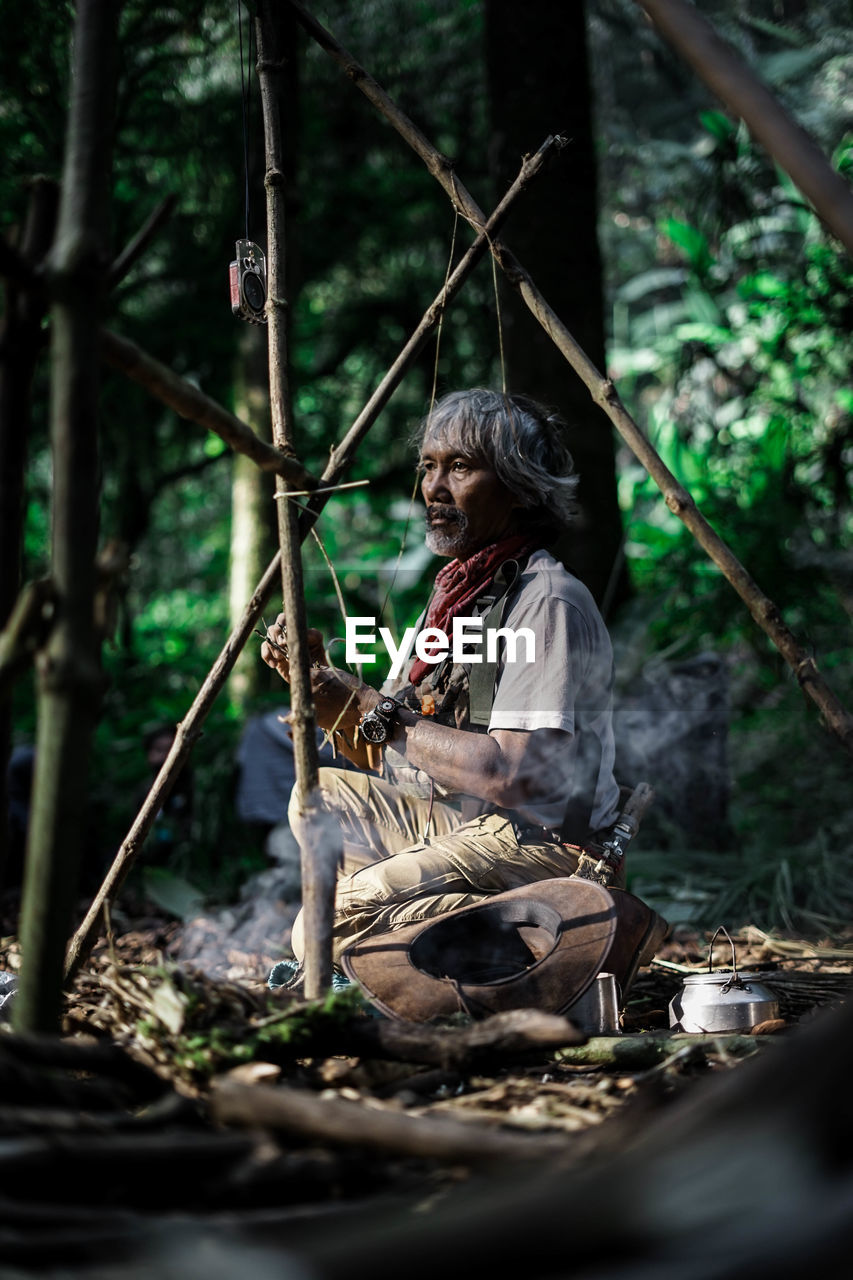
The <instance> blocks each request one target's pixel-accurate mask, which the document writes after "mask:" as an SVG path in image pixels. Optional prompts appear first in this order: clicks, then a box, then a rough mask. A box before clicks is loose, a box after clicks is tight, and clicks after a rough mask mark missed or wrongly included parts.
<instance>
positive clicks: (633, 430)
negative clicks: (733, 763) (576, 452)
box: [289, 0, 853, 754]
mask: <svg viewBox="0 0 853 1280" xmlns="http://www.w3.org/2000/svg"><path fill="white" fill-rule="evenodd" d="M289 3H290V5H291V7H292V8H293V10H294V12H295V13H296V15H297V17H298V19H299V21H300V23H301V24H302V26H303V27H304V28H305V30H306V31H307V32H308V33H309V35H311V36H312V37H313V38H314V39H315V40H316V41H317V43H318V44H319V45H320V46H321V47H322V48H323V49H325V50H326V52H327V53H328V54H330V56H331V57H332V58H334V60H335V61H336V62H337V63H338V64H339V65H340V66H341V68H342V69H343V71H344V73H345V74H346V75H347V76H349V78H350V79H351V80H352V81H353V83H354V84H355V85H356V87H357V88H358V89H359V90H360V91H361V93H363V94H364V95H365V97H366V98H367V99H368V100H369V101H370V102H372V103H373V105H374V106H375V107H376V108H377V110H378V111H379V112H380V113H381V114H382V115H383V116H384V117H385V119H386V120H388V121H389V123H390V124H391V125H393V127H394V128H395V129H396V130H397V132H398V133H399V134H400V136H401V137H402V138H404V139H405V141H406V142H407V143H408V144H409V146H410V147H412V149H413V150H414V151H415V152H416V154H417V155H418V156H419V157H420V158H421V160H422V161H423V162H424V164H425V165H426V168H427V169H428V170H429V172H430V173H431V174H432V175H433V177H434V178H435V179H436V181H437V182H438V183H439V184H440V185H441V186H442V187H443V188H444V190H445V191H446V192H447V194H448V196H449V197H450V199H451V201H452V203H453V205H454V208H456V209H458V210H459V211H460V212H461V213H462V214H463V216H464V217H465V218H467V219H468V221H469V222H470V223H471V224H472V225H473V226H476V227H479V226H481V225H482V223H483V218H484V215H483V212H482V210H481V209H480V207H479V205H478V204H477V202H476V201H475V200H474V198H473V197H472V196H471V195H470V193H469V192H468V191H467V190H466V189H465V187H464V186H463V185H462V183H461V182H460V181H459V178H458V177H457V176H456V174H455V172H454V170H453V167H452V165H451V163H450V161H449V160H448V159H447V158H446V156H443V155H441V153H440V152H439V151H437V150H436V148H435V147H434V146H433V145H432V143H430V142H429V140H428V139H427V138H426V137H425V136H424V135H423V134H422V133H421V131H420V130H419V129H418V128H417V127H416V126H415V125H414V124H413V123H412V121H411V120H410V119H409V118H408V116H406V115H405V114H404V112H402V111H401V110H400V108H399V107H398V106H397V105H396V103H395V102H394V101H393V100H392V99H391V98H390V97H389V95H388V94H387V93H386V92H385V90H384V89H383V88H382V87H381V86H380V85H379V84H378V83H377V82H376V81H375V80H374V79H373V77H372V76H370V75H368V73H367V71H365V69H364V68H363V67H362V66H360V65H359V63H358V62H357V61H356V60H355V58H354V57H353V56H352V54H350V53H349V52H348V51H347V50H346V49H344V47H343V45H341V44H339V43H338V41H337V40H336V39H335V38H334V36H333V35H332V34H331V33H330V32H329V31H327V30H326V28H325V27H323V26H322V25H321V23H319V22H318V21H317V20H316V18H314V17H313V16H312V15H311V14H310V13H308V11H307V10H306V9H305V8H304V7H303V5H302V4H300V3H299V0H289ZM490 248H491V252H492V254H493V255H494V258H495V260H496V261H497V263H498V265H499V266H500V268H501V270H502V271H503V272H504V274H505V276H506V277H507V279H508V281H509V282H510V284H511V285H512V286H513V288H515V289H516V290H517V291H518V293H519V294H520V295H521V297H522V299H523V300H524V303H525V305H526V306H527V308H528V310H529V311H530V312H531V313H532V314H533V316H534V317H535V318H536V320H538V322H539V323H540V325H541V326H542V328H543V329H544V330H545V332H546V333H547V334H548V336H549V338H551V340H552V342H553V343H554V344H555V346H556V347H557V349H558V350H559V351H560V353H561V354H562V355H563V356H564V357H565V359H566V360H567V362H568V363H569V364H570V365H571V367H572V368H573V369H574V371H575V373H577V375H578V376H579V377H580V379H581V381H582V382H583V383H584V385H585V386H586V387H587V389H588V390H589V392H590V395H591V396H592V399H593V400H594V401H595V403H596V404H597V405H599V406H600V408H602V409H603V410H604V412H605V413H606V414H607V416H608V417H609V419H610V421H611V422H612V423H613V425H614V426H615V427H616V430H617V431H618V432H619V434H620V435H621V436H622V438H623V440H625V442H626V444H628V446H629V447H630V449H631V450H632V452H633V453H634V454H635V455H636V457H637V458H638V459H639V460H640V462H642V464H643V466H644V467H645V468H646V470H647V471H648V473H649V475H650V476H651V477H652V479H653V480H654V482H655V484H656V485H657V486H658V488H659V489H660V490H661V492H662V493H663V495H664V499H665V501H666V504H667V506H668V507H669V508H670V510H671V511H673V512H674V514H675V515H677V516H678V518H679V520H681V521H682V523H683V524H684V525H685V526H686V527H687V528H688V529H689V530H690V532H691V533H692V534H693V536H694V537H695V538H696V540H697V542H698V543H699V545H700V546H701V547H702V549H703V550H704V551H705V552H706V553H707V555H708V556H709V557H710V559H711V560H713V562H714V564H716V565H717V567H718V568H719V569H720V571H721V572H722V573H723V575H724V576H725V577H726V578H727V579H728V581H729V583H730V584H731V585H732V587H733V588H734V589H735V591H736V592H737V594H738V595H739V596H740V598H741V599H742V600H743V602H744V604H745V605H746V606H747V608H748V609H749V612H750V613H751V614H752V617H753V618H754V619H755V621H756V622H757V623H758V625H759V627H761V629H762V631H764V632H765V634H766V635H767V636H768V637H769V638H770V640H771V641H772V642H773V644H775V645H776V648H777V649H778V650H779V652H780V653H781V654H782V656H783V658H784V659H785V661H786V662H787V663H788V665H789V666H790V668H791V669H792V671H793V672H794V674H795V675H796V677H797V680H798V681H799V683H800V685H801V687H802V688H803V690H804V691H805V692H806V693H807V694H808V695H809V697H810V698H811V699H812V700H813V701H814V702H815V704H816V705H817V706H818V708H819V709H820V711H821V712H822V713H823V716H824V719H825V722H826V724H827V725H828V726H829V728H830V729H832V731H833V732H834V733H835V734H836V735H837V737H838V738H839V740H840V742H841V743H842V744H843V746H844V747H846V749H847V750H848V751H849V752H851V754H853V716H851V714H850V713H849V712H848V711H847V709H846V708H845V707H844V706H843V704H842V703H841V702H840V701H839V699H838V698H837V697H836V696H835V694H834V693H833V692H832V690H831V689H830V687H829V685H828V684H827V683H826V681H825V679H824V678H823V676H822V675H821V674H820V672H819V670H818V667H817V664H816V662H815V661H814V659H813V658H812V656H811V655H810V654H809V653H808V652H807V650H806V649H805V648H804V647H803V646H802V645H801V644H800V643H799V642H798V641H797V639H796V638H795V636H794V635H793V633H792V632H791V631H790V630H789V628H788V627H787V626H786V625H785V624H784V622H783V621H782V617H781V614H780V612H779V609H778V607H777V606H776V605H775V604H774V603H773V601H772V600H771V599H770V598H769V597H768V596H766V595H765V594H764V593H763V591H762V590H761V588H760V587H759V586H758V584H757V583H756V582H755V581H754V579H753V578H752V577H751V576H750V575H749V573H747V571H746V569H745V568H744V567H743V565H742V564H741V563H740V561H739V560H738V559H737V557H736V556H735V555H734V553H733V552H732V551H731V550H730V549H729V547H728V546H727V545H726V543H725V542H724V541H723V539H722V538H721V537H720V536H719V534H718V533H717V532H716V531H715V530H714V529H713V528H712V527H711V525H710V524H709V523H708V521H707V520H706V519H705V517H704V516H703V515H702V514H701V513H700V511H699V509H698V507H697V506H696V503H695V502H694V500H693V498H692V497H691V496H690V494H689V493H688V492H687V490H686V489H685V488H684V486H683V485H682V484H680V483H679V481H678V480H677V479H676V478H675V476H674V475H673V474H672V472H671V471H670V470H669V468H668V467H667V466H666V464H665V463H664V462H663V460H662V458H661V457H660V456H659V454H658V453H657V451H656V450H655V449H654V447H653V446H652V445H651V443H650V442H649V441H648V440H647V439H646V437H645V436H644V435H643V433H642V431H641V430H640V428H639V427H638V426H637V424H636V422H635V421H634V420H633V418H632V417H631V415H630V414H629V413H628V411H627V410H626V409H625V407H624V405H623V404H622V402H621V400H620V399H619V395H618V393H617V391H616V388H615V386H614V385H613V383H612V381H611V380H610V379H609V378H604V377H603V376H602V374H601V373H600V372H599V370H598V369H597V368H596V366H595V364H594V363H593V362H592V361H591V360H590V359H589V357H588V356H587V354H586V352H585V351H584V350H583V348H582V347H580V346H579V345H578V343H577V342H576V340H575V339H574V337H573V336H572V334H571V333H570V332H569V330H568V329H567V328H566V326H565V325H564V324H563V322H562V320H560V318H559V316H557V314H556V313H555V312H554V311H553V310H552V309H551V307H550V306H549V305H548V303H547V302H546V301H545V298H544V297H543V296H542V294H541V293H540V291H539V289H538V288H537V287H536V285H535V284H534V282H533V280H532V278H531V277H530V276H529V275H528V273H527V271H526V270H525V269H524V268H523V267H522V265H521V263H520V262H519V261H518V259H517V258H516V257H515V256H514V254H512V253H511V252H510V250H509V249H508V248H507V247H506V245H504V244H502V243H501V242H500V241H492V243H491V245H490Z"/></svg>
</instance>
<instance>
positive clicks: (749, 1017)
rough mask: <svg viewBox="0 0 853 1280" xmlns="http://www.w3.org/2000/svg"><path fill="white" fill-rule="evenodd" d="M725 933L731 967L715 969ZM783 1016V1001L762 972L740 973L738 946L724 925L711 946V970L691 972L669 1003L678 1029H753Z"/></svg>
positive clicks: (671, 1022) (672, 1018)
mask: <svg viewBox="0 0 853 1280" xmlns="http://www.w3.org/2000/svg"><path fill="white" fill-rule="evenodd" d="M720 933H724V934H725V935H726V937H727V938H728V939H729V945H730V946H731V949H732V967H731V969H718V970H716V972H713V971H712V970H711V954H712V952H713V948H714V943H715V942H716V940H717V936H718V934H720ZM778 1017H779V1001H778V999H777V997H776V995H775V993H774V992H773V991H771V989H770V988H769V987H767V986H765V985H764V983H763V982H761V980H760V979H759V976H758V974H756V973H752V972H749V971H747V970H744V971H743V972H742V973H739V972H738V968H737V961H736V959H735V945H734V943H733V942H732V940H731V938H730V937H729V934H728V933H727V931H726V930H725V929H724V928H723V926H722V925H720V927H719V929H717V932H716V933H715V934H714V936H713V938H712V939H711V944H710V946H709V948H708V972H707V973H690V974H688V975H687V977H686V978H685V979H684V983H683V986H682V989H681V991H679V992H678V994H677V995H675V996H673V998H672V1000H671V1001H670V1005H669V1025H670V1027H671V1028H672V1029H673V1030H675V1031H689V1032H692V1033H693V1034H700V1033H702V1032H706V1031H712V1032H713V1031H751V1030H752V1028H753V1027H755V1026H757V1025H758V1024H759V1023H760V1022H766V1021H768V1019H770V1018H778Z"/></svg>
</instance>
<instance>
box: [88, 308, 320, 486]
mask: <svg viewBox="0 0 853 1280" xmlns="http://www.w3.org/2000/svg"><path fill="white" fill-rule="evenodd" d="M101 354H102V356H103V358H104V360H105V361H106V363H107V364H109V365H111V366H112V368H114V369H118V370H120V371H121V372H122V373H123V374H124V375H125V376H126V377H128V378H130V380H131V381H132V382H136V383H138V384H139V386H141V387H144V388H145V390H146V391H148V392H150V394H151V395H152V396H154V397H155V398H156V399H157V400H160V401H162V403H163V404H165V405H168V406H169V408H170V409H174V410H175V412H176V413H177V414H179V415H180V416H181V417H182V418H188V419H189V420H190V421H191V422H195V423H196V424H197V425H198V426H200V427H206V428H207V430H208V431H213V432H214V433H215V434H216V435H218V436H219V438H220V439H221V440H224V441H225V443H226V444H227V445H230V446H231V448H232V449H234V450H236V452H237V453H244V454H245V455H246V457H247V458H251V459H252V461H253V462H254V463H256V464H257V465H258V466H259V467H260V468H261V470H262V471H272V472H275V473H276V474H277V475H281V476H283V477H284V478H285V480H287V482H288V484H291V485H294V486H296V487H298V488H301V489H314V488H316V485H317V481H316V479H315V478H314V476H312V475H311V474H310V473H309V472H308V471H306V470H305V468H304V467H303V466H302V463H301V462H300V461H299V459H298V458H296V457H294V456H293V455H292V454H288V453H282V451H281V450H280V449H274V448H273V446H272V445H270V444H267V443H266V441H264V440H261V438H260V436H256V435H255V433H254V431H253V430H252V428H251V427H249V426H247V425H246V423H245V422H241V420H240V419H239V418H237V417H235V416H234V414H233V413H229V412H228V410H227V409H223V408H222V405H220V404H217V402H216V401H215V400H212V399H211V398H210V396H207V395H205V394H204V392H203V391H200V390H199V388H198V387H194V386H193V384H192V383H191V382H187V380H186V379H185V378H181V377H180V376H179V375H178V374H177V373H175V372H173V370H172V369H170V368H169V367H168V366H167V365H165V364H161V363H160V361H159V360H155V359H154V357H153V356H150V355H148V354H147V353H146V352H144V351H143V350H142V349H141V348H140V347H138V346H137V345H136V343H134V342H130V341H129V340H128V339H127V338H120V337H119V336H118V334H116V333H111V332H110V331H109V330H108V329H102V330H101Z"/></svg>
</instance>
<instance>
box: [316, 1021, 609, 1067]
mask: <svg viewBox="0 0 853 1280" xmlns="http://www.w3.org/2000/svg"><path fill="white" fill-rule="evenodd" d="M585 1039H586V1037H585V1036H584V1035H583V1034H582V1033H581V1032H580V1031H578V1030H577V1028H576V1027H574V1026H573V1025H572V1023H570V1022H569V1021H568V1020H567V1019H566V1018H561V1017H559V1016H558V1015H556V1014H549V1013H541V1012H540V1011H539V1010H538V1009H512V1010H510V1011H509V1012H507V1013H497V1014H494V1015H493V1016H492V1017H490V1018H484V1019H483V1021H482V1022H475V1023H473V1024H472V1025H471V1026H463V1027H430V1026H419V1025H414V1024H409V1023H403V1022H390V1021H388V1020H385V1019H382V1020H378V1019H364V1018H360V1019H358V1021H352V1022H350V1023H348V1024H346V1026H344V1027H341V1028H340V1030H339V1031H336V1033H335V1052H336V1053H343V1054H345V1055H349V1054H355V1055H358V1056H359V1057H364V1058H370V1057H377V1058H391V1059H393V1060H395V1061H401V1062H423V1063H426V1064H427V1065H429V1066H434V1067H441V1068H443V1069H445V1070H447V1069H450V1068H455V1069H458V1070H461V1069H463V1068H467V1067H471V1066H474V1065H480V1064H482V1063H483V1062H484V1061H486V1060H493V1059H496V1058H498V1059H510V1058H519V1057H526V1056H527V1055H528V1054H542V1053H544V1054H546V1055H547V1054H550V1053H551V1052H552V1051H553V1050H554V1049H561V1050H562V1049H563V1048H564V1047H565V1046H568V1045H580V1044H582V1043H583V1042H584V1041H585Z"/></svg>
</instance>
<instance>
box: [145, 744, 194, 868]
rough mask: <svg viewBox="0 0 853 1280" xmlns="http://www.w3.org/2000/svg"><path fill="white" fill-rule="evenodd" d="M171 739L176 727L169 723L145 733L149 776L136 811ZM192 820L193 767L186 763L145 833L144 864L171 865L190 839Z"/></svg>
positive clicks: (163, 758)
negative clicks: (147, 831)
mask: <svg viewBox="0 0 853 1280" xmlns="http://www.w3.org/2000/svg"><path fill="white" fill-rule="evenodd" d="M174 740H175V726H174V725H171V724H165V723H163V724H157V725H154V726H153V727H152V728H150V729H149V730H148V731H147V732H146V733H145V734H144V736H143V739H142V744H143V747H144V749H145V759H146V761H147V763H148V768H149V771H150V776H149V779H148V782H147V783H146V784H145V786H144V787H142V788H140V790H139V793H138V797H137V804H136V808H137V810H138V809H139V808H140V806H141V805H142V802H143V801H144V799H145V797H146V796H147V795H148V792H149V791H150V789H151V784H152V783H153V781H154V779H155V778H156V777H157V774H158V773H159V772H160V769H161V768H162V766H163V764H164V762H165V760H166V757H167V756H168V754H169V752H170V751H171V749H172V743H173V742H174ZM192 818H193V772H192V766H191V765H190V764H189V763H188V762H186V763H184V766H183V768H182V769H181V771H180V773H179V774H178V776H177V778H176V779H175V782H174V785H173V787H172V790H171V791H170V792H169V795H168V796H167V798H166V800H165V802H164V804H163V807H162V808H161V809H160V812H159V813H158V814H157V817H156V818H155V819H154V823H153V825H152V827H151V830H150V832H149V833H148V838H147V840H146V841H145V855H144V859H145V861H146V862H147V863H149V864H153V865H158V866H164V865H165V864H166V863H168V862H170V861H171V860H172V859H173V857H174V855H175V853H176V851H177V850H178V849H179V848H180V847H181V846H182V845H184V844H185V843H186V842H187V841H188V840H189V839H190V836H191V834H192Z"/></svg>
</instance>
